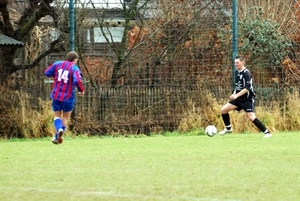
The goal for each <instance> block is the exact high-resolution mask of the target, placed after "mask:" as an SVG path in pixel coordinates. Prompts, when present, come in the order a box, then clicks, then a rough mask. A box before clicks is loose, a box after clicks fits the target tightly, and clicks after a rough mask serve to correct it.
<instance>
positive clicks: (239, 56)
mask: <svg viewBox="0 0 300 201" xmlns="http://www.w3.org/2000/svg"><path fill="white" fill-rule="evenodd" d="M235 59H239V60H240V61H245V58H244V57H243V56H241V55H237V56H236V57H235Z"/></svg>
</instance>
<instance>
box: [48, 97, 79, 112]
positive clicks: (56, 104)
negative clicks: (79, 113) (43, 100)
mask: <svg viewBox="0 0 300 201" xmlns="http://www.w3.org/2000/svg"><path fill="white" fill-rule="evenodd" d="M73 108H74V102H62V101H58V100H52V110H53V111H54V112H56V111H64V112H71V111H72V110H73Z"/></svg>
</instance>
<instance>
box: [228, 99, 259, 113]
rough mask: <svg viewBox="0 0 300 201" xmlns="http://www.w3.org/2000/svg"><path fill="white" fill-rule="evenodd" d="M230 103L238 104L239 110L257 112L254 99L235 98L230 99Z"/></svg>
mask: <svg viewBox="0 0 300 201" xmlns="http://www.w3.org/2000/svg"><path fill="white" fill-rule="evenodd" d="M229 103H230V104H232V105H235V106H237V109H236V110H237V111H240V110H242V109H243V110H244V111H245V112H255V110H254V99H235V100H231V101H229Z"/></svg>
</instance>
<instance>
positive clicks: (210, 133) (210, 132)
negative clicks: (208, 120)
mask: <svg viewBox="0 0 300 201" xmlns="http://www.w3.org/2000/svg"><path fill="white" fill-rule="evenodd" d="M205 133H206V135H208V136H209V137H213V136H214V135H215V134H217V128H216V127H215V126H214V125H209V126H207V127H206V128H205Z"/></svg>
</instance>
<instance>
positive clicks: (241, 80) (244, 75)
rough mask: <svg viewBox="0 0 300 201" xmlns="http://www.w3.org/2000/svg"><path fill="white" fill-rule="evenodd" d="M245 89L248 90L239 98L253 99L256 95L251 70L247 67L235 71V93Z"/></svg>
mask: <svg viewBox="0 0 300 201" xmlns="http://www.w3.org/2000/svg"><path fill="white" fill-rule="evenodd" d="M243 89H248V92H247V93H246V94H244V95H242V96H240V97H239V98H238V99H252V98H253V97H255V93H254V89H253V83H252V76H251V72H250V71H249V70H248V69H247V68H244V69H243V70H242V71H241V72H239V71H237V70H236V71H235V89H234V94H237V93H239V92H240V91H242V90H243Z"/></svg>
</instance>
